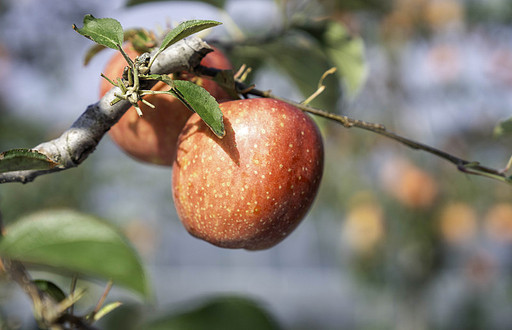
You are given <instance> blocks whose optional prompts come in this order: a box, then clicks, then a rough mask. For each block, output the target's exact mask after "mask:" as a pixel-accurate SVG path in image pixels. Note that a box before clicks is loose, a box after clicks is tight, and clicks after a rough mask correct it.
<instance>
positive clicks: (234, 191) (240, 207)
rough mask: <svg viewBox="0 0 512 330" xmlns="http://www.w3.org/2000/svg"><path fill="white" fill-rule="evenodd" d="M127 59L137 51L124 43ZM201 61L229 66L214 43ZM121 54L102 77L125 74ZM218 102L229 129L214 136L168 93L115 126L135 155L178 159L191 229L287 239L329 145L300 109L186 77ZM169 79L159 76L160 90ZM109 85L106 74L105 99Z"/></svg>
mask: <svg viewBox="0 0 512 330" xmlns="http://www.w3.org/2000/svg"><path fill="white" fill-rule="evenodd" d="M126 52H127V53H128V54H129V55H130V57H135V56H137V55H138V54H137V53H136V52H135V50H133V49H130V48H126ZM201 64H202V65H203V66H207V67H215V68H218V69H230V68H231V64H230V62H229V61H228V59H227V58H226V57H225V56H224V55H223V54H222V52H220V51H219V50H215V51H214V52H212V53H210V54H208V55H207V56H206V57H205V58H204V59H203V61H202V62H201ZM124 67H125V61H124V58H123V57H122V56H121V55H120V54H117V55H115V56H114V57H113V58H112V59H111V60H110V62H109V63H108V64H107V67H106V70H105V75H106V76H107V77H110V78H114V79H115V78H116V77H119V76H121V75H122V71H123V69H124ZM178 78H179V79H188V80H191V81H194V82H196V83H197V84H199V85H201V86H202V87H204V88H205V89H206V90H207V91H208V92H210V94H211V95H212V96H213V97H215V98H216V99H217V101H218V102H219V103H220V109H221V111H222V113H223V115H224V126H225V131H226V135H225V136H224V137H223V138H222V139H221V138H219V137H217V136H215V135H214V134H213V133H212V132H211V130H210V129H209V128H208V126H207V125H206V124H205V123H204V122H203V121H202V120H201V118H200V117H199V116H198V115H197V114H193V113H192V112H191V111H190V110H188V109H187V108H186V107H185V106H184V105H183V104H182V103H181V102H180V101H179V100H177V99H176V98H174V97H172V96H169V95H161V94H159V95H150V96H148V97H147V100H148V101H149V102H150V103H152V104H154V105H155V106H156V109H151V108H149V107H147V106H145V105H144V104H141V105H140V106H141V110H142V112H143V116H142V117H139V116H138V115H137V113H136V111H134V109H129V110H128V111H127V112H126V114H125V115H124V116H123V117H122V118H121V119H120V121H119V122H118V123H117V124H116V125H114V126H113V127H112V128H111V130H110V136H111V137H112V139H113V141H114V142H115V143H116V144H117V145H118V146H119V147H120V148H121V149H122V150H124V151H125V152H126V153H127V154H129V155H131V156H132V157H134V158H135V159H137V160H140V161H143V162H149V163H153V164H159V165H167V166H172V171H173V173H172V189H173V198H174V202H175V206H176V209H177V212H178V215H179V217H180V219H181V221H182V223H183V225H184V226H185V228H186V229H187V231H188V232H189V233H190V234H191V235H193V236H195V237H197V238H200V239H203V240H205V241H207V242H210V243H212V244H214V245H217V246H220V247H225V248H244V249H248V250H261V249H267V248H270V247H272V246H274V245H276V244H277V243H279V242H280V241H282V240H283V239H284V238H285V237H287V236H288V235H289V234H290V233H291V232H292V231H293V230H294V229H295V228H296V227H297V225H298V224H299V223H300V221H301V220H302V218H303V217H304V215H305V214H306V212H307V211H308V210H309V208H310V206H311V204H312V203H313V200H314V198H315V196H316V193H317V191H318V187H319V184H320V180H321V177H322V172H323V159H324V155H323V152H324V151H323V142H322V138H321V135H320V133H319V130H318V128H317V126H316V124H315V123H314V122H313V120H312V119H311V118H309V116H307V115H306V114H304V113H303V112H302V111H300V110H299V109H297V108H296V107H294V106H291V105H289V104H287V103H285V102H282V101H277V100H273V99H264V98H258V99H245V100H229V96H228V94H227V93H226V92H225V91H224V90H223V89H222V88H221V87H219V86H218V85H217V84H216V83H215V82H213V81H212V80H209V79H207V78H201V77H197V76H193V75H191V74H187V73H184V74H181V75H180V77H178ZM166 86H167V85H165V84H163V83H158V84H157V85H155V87H154V88H153V89H154V90H163V88H166ZM110 87H111V86H110V85H109V84H108V82H106V81H104V82H102V85H101V92H100V94H101V96H102V95H104V94H105V93H106V92H107V91H108V90H109V89H110Z"/></svg>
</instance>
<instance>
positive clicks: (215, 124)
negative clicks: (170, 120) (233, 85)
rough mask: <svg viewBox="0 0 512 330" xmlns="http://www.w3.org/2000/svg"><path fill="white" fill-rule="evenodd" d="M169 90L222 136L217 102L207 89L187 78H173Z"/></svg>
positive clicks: (220, 112)
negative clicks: (171, 87) (172, 83)
mask: <svg viewBox="0 0 512 330" xmlns="http://www.w3.org/2000/svg"><path fill="white" fill-rule="evenodd" d="M171 91H172V92H173V93H174V95H175V96H176V98H178V99H179V100H180V101H181V102H183V104H185V105H186V106H187V108H189V109H190V110H192V111H194V112H196V113H197V114H198V115H199V117H201V119H202V120H203V121H204V122H205V123H206V125H208V127H210V129H211V130H212V132H213V133H214V134H215V135H217V136H218V137H220V138H222V137H223V136H224V134H226V132H225V131H224V119H223V116H222V111H221V110H220V107H219V104H218V103H217V101H216V100H215V98H214V97H213V96H211V95H210V93H208V91H207V90H205V89H204V88H202V87H200V86H197V85H196V84H194V83H192V82H190V81H187V80H174V89H172V90H171Z"/></svg>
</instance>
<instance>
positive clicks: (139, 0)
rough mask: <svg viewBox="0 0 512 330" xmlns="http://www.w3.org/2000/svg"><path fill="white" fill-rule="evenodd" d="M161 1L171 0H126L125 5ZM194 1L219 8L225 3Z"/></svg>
mask: <svg viewBox="0 0 512 330" xmlns="http://www.w3.org/2000/svg"><path fill="white" fill-rule="evenodd" d="M162 1H169V2H170V1H173V0H128V1H127V2H126V6H127V7H130V6H135V5H140V4H143V3H148V2H162ZM181 1H191V0H181ZM196 2H204V3H207V4H210V5H212V6H215V7H219V8H224V4H225V3H226V1H225V0H198V1H196Z"/></svg>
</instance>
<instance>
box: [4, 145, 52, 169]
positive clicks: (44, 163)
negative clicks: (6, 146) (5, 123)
mask: <svg viewBox="0 0 512 330" xmlns="http://www.w3.org/2000/svg"><path fill="white" fill-rule="evenodd" d="M57 165H58V164H57V163H55V162H54V161H53V160H51V159H50V158H48V156H46V155H44V154H42V153H40V152H39V151H37V150H31V149H12V150H8V151H4V152H2V153H0V173H3V172H10V171H24V170H49V169H52V168H54V167H55V166H57Z"/></svg>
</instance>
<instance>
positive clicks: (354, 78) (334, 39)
mask: <svg viewBox="0 0 512 330" xmlns="http://www.w3.org/2000/svg"><path fill="white" fill-rule="evenodd" d="M324 41H325V51H326V53H327V55H328V56H329V58H330V60H331V61H332V62H333V63H334V65H335V66H336V68H337V69H338V71H339V72H340V73H341V75H342V77H343V80H344V82H345V84H346V86H347V90H348V93H349V95H350V96H354V95H355V94H356V93H357V92H358V91H359V90H360V88H361V87H362V86H363V84H364V82H365V80H366V75H367V67H366V61H365V58H364V43H363V40H362V39H361V38H359V37H353V36H351V35H350V34H349V33H348V31H347V29H346V28H345V27H344V26H343V25H341V24H339V23H336V22H329V23H328V24H327V30H326V32H325V37H324Z"/></svg>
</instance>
